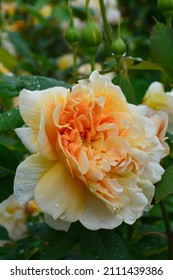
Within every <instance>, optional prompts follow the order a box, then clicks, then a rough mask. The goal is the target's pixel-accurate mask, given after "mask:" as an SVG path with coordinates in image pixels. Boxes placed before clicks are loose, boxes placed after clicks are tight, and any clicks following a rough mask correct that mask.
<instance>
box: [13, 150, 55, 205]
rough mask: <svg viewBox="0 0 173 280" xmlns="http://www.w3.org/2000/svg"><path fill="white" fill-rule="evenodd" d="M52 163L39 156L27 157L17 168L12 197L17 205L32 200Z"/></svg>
mask: <svg viewBox="0 0 173 280" xmlns="http://www.w3.org/2000/svg"><path fill="white" fill-rule="evenodd" d="M53 164H54V162H52V161H49V160H46V159H45V158H43V157H42V156H41V155H40V154H35V155H31V156H29V157H28V158H27V159H25V160H24V161H23V162H22V163H21V164H20V165H19V166H18V168H17V170H16V176H15V179H14V195H15V197H16V199H17V200H18V202H19V204H24V203H26V202H27V201H29V200H30V199H33V196H34V189H35V187H36V185H37V183H38V181H39V180H40V178H41V177H42V176H43V174H44V173H45V172H46V171H47V170H49V169H50V168H51V167H52V165H53Z"/></svg>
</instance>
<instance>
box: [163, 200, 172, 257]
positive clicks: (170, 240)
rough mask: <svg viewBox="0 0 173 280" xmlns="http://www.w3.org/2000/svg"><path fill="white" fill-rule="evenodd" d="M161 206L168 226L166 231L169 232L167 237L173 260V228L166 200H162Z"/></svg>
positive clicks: (170, 255)
mask: <svg viewBox="0 0 173 280" xmlns="http://www.w3.org/2000/svg"><path fill="white" fill-rule="evenodd" d="M160 207H161V210H162V215H163V219H164V223H165V227H166V232H167V237H168V251H169V258H170V259H171V260H173V232H172V229H171V225H170V220H169V216H168V213H167V210H166V207H165V204H164V201H163V200H162V201H161V202H160Z"/></svg>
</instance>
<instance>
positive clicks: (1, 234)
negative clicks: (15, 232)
mask: <svg viewBox="0 0 173 280" xmlns="http://www.w3.org/2000/svg"><path fill="white" fill-rule="evenodd" d="M0 240H10V238H9V235H8V231H7V230H6V229H5V228H4V227H2V226H1V225H0Z"/></svg>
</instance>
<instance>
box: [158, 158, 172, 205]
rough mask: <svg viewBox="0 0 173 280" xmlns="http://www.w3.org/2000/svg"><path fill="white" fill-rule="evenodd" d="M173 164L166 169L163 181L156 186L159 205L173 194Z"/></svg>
mask: <svg viewBox="0 0 173 280" xmlns="http://www.w3.org/2000/svg"><path fill="white" fill-rule="evenodd" d="M172 182H173V164H172V165H170V166H169V167H168V168H166V169H165V173H164V174H163V176H162V180H161V181H160V182H158V183H157V184H156V191H155V196H154V197H155V202H156V203H158V202H159V201H161V200H162V199H164V198H166V197H167V196H168V195H170V194H173V185H172Z"/></svg>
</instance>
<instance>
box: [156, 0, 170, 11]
mask: <svg viewBox="0 0 173 280" xmlns="http://www.w3.org/2000/svg"><path fill="white" fill-rule="evenodd" d="M158 7H159V9H160V10H162V11H163V12H165V11H169V10H173V0H158Z"/></svg>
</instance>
